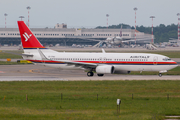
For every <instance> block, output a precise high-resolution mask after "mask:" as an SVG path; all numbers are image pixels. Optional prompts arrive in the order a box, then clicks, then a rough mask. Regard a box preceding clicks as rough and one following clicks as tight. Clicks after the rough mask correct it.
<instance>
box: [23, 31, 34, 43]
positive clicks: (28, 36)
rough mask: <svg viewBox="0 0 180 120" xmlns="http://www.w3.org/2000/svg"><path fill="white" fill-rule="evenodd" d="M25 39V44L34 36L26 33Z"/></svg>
mask: <svg viewBox="0 0 180 120" xmlns="http://www.w3.org/2000/svg"><path fill="white" fill-rule="evenodd" d="M23 36H24V38H25V42H27V41H28V40H29V38H30V37H31V36H32V34H29V35H28V34H27V33H26V32H25V33H24V34H23Z"/></svg>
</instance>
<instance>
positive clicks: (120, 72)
mask: <svg viewBox="0 0 180 120" xmlns="http://www.w3.org/2000/svg"><path fill="white" fill-rule="evenodd" d="M129 73H131V71H124V70H120V71H116V70H115V71H114V74H129Z"/></svg>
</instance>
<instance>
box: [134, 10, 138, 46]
mask: <svg viewBox="0 0 180 120" xmlns="http://www.w3.org/2000/svg"><path fill="white" fill-rule="evenodd" d="M136 10H137V8H136V7H135V8H134V11H135V31H134V34H135V44H136Z"/></svg>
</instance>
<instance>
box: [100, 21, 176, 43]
mask: <svg viewBox="0 0 180 120" xmlns="http://www.w3.org/2000/svg"><path fill="white" fill-rule="evenodd" d="M121 25H122V28H123V29H135V28H134V26H130V25H127V24H119V25H111V26H108V28H109V29H121ZM102 28H107V27H101V26H98V27H96V29H102ZM136 29H137V30H138V31H140V32H144V33H148V34H151V33H152V27H145V26H143V25H141V26H136ZM153 33H154V37H155V40H154V42H155V43H161V42H168V41H169V39H177V38H178V25H175V24H171V25H167V26H166V25H164V24H160V25H158V26H155V27H153Z"/></svg>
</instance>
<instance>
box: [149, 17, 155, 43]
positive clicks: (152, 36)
mask: <svg viewBox="0 0 180 120" xmlns="http://www.w3.org/2000/svg"><path fill="white" fill-rule="evenodd" d="M150 18H152V41H151V42H152V43H154V38H153V18H155V17H154V16H150Z"/></svg>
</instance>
